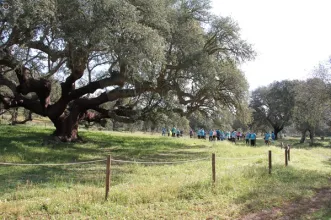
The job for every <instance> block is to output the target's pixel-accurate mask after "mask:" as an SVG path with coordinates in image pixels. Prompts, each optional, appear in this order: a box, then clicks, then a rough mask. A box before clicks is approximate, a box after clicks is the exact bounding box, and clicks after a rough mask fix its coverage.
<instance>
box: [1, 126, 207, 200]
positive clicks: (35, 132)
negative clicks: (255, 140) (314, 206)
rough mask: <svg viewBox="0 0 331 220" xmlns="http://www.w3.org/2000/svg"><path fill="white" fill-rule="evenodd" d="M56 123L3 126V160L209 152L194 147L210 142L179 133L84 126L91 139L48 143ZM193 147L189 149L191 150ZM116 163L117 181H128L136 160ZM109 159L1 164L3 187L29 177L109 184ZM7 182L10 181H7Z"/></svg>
mask: <svg viewBox="0 0 331 220" xmlns="http://www.w3.org/2000/svg"><path fill="white" fill-rule="evenodd" d="M52 132H53V129H44V128H38V127H31V126H0V158H1V159H0V162H8V161H17V163H35V164H37V163H68V162H79V161H86V160H93V159H99V158H101V159H102V158H105V159H106V155H108V154H111V156H112V158H114V159H121V160H144V161H157V162H164V161H178V160H194V159H199V158H202V157H205V156H207V153H206V152H193V151H194V150H195V149H201V148H206V147H205V146H203V145H194V146H188V145H187V144H185V143H184V142H178V141H176V140H178V139H172V138H161V137H155V136H154V137H153V136H152V137H148V136H147V137H145V136H143V137H139V136H120V135H116V134H115V135H113V134H112V133H109V134H106V133H102V132H87V131H84V132H80V134H81V135H82V136H83V138H84V139H85V140H87V141H88V142H87V143H84V144H78V143H77V144H76V143H63V144H58V145H56V146H55V147H54V148H53V147H50V146H42V140H43V139H44V137H45V136H48V135H50V134H51V133H52ZM188 149H189V151H186V150H188ZM115 164H116V166H113V167H112V173H113V174H114V175H113V178H112V184H113V185H115V184H117V183H120V182H121V181H122V178H124V176H125V175H124V174H125V173H130V172H132V170H131V169H133V168H132V167H130V166H122V165H123V164H119V163H115ZM104 179H105V165H104V164H103V165H102V166H101V165H100V164H99V165H97V164H91V165H88V164H86V165H79V166H72V167H69V166H60V167H51V166H46V167H37V166H30V167H17V166H0V183H1V184H0V193H6V192H11V191H13V190H15V189H16V188H17V187H18V186H22V185H23V186H24V185H27V184H28V183H29V184H31V182H32V183H33V184H38V186H41V187H42V186H43V185H47V186H49V185H54V186H57V185H71V184H86V185H90V184H92V185H97V186H103V185H104ZM2 183H5V184H2Z"/></svg>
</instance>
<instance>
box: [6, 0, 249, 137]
mask: <svg viewBox="0 0 331 220" xmlns="http://www.w3.org/2000/svg"><path fill="white" fill-rule="evenodd" d="M9 3H10V4H11V6H12V7H11V8H10V10H7V11H1V12H0V13H1V16H0V67H1V69H0V87H6V89H7V92H1V94H0V100H1V103H2V105H3V107H4V108H5V109H10V108H17V107H23V108H25V109H27V110H29V111H31V112H33V113H35V114H39V115H42V116H45V117H48V118H49V119H50V120H51V121H52V122H53V123H54V126H55V132H54V136H55V137H57V138H58V139H59V140H61V141H75V140H77V139H79V136H78V123H79V121H82V120H87V121H100V120H101V119H104V118H110V119H112V120H115V121H121V122H125V123H130V122H135V121H137V120H144V119H146V118H148V115H149V114H150V113H151V112H153V111H158V110H160V111H173V112H177V113H179V114H181V115H182V116H187V115H190V114H192V113H193V112H195V111H202V112H205V113H207V114H212V112H213V111H215V110H217V109H221V108H225V107H227V108H229V109H232V110H233V111H234V112H237V113H239V112H240V110H241V109H242V108H243V107H244V105H245V101H246V100H244V99H245V98H246V97H247V89H248V86H247V81H246V80H245V77H244V75H243V73H242V72H241V71H240V70H239V69H238V67H237V66H238V64H239V63H240V62H243V61H247V60H250V59H252V58H254V56H255V54H254V51H253V50H252V48H251V46H250V45H249V44H248V43H246V42H245V41H244V40H242V39H241V37H240V30H239V27H238V25H237V24H236V23H235V22H234V21H233V20H232V19H231V18H228V17H217V16H214V15H212V14H210V12H209V9H210V2H209V1H207V0H202V1H199V0H153V1H150V0H94V1H87V0H86V1H85V0H15V1H12V2H9ZM10 74H14V75H15V79H14V80H12V79H10V78H9V77H8V75H10ZM59 83H60V86H58V85H59ZM53 93H56V94H57V95H55V96H54V95H52V94H53ZM54 97H57V98H56V99H55V98H54ZM151 97H152V98H151Z"/></svg>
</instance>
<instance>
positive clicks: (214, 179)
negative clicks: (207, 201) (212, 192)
mask: <svg viewBox="0 0 331 220" xmlns="http://www.w3.org/2000/svg"><path fill="white" fill-rule="evenodd" d="M211 165H212V172H213V184H215V182H216V167H215V154H214V153H213V154H212V161H211Z"/></svg>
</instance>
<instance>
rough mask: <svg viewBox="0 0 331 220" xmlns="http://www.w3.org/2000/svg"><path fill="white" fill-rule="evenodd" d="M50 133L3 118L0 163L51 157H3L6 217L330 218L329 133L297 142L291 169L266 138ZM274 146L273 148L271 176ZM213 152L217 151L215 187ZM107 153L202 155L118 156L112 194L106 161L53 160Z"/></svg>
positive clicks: (0, 209)
mask: <svg viewBox="0 0 331 220" xmlns="http://www.w3.org/2000/svg"><path fill="white" fill-rule="evenodd" d="M52 131H53V129H52V128H43V127H32V126H15V127H13V126H4V125H2V126H0V162H11V163H23V164H26V163H27V164H49V165H48V166H3V165H0V219H207V218H210V219H240V218H242V219H258V217H259V216H260V217H261V216H263V213H268V212H270V215H271V214H272V215H273V216H274V217H273V218H274V219H277V218H278V217H279V218H280V217H281V216H290V217H291V218H290V219H295V218H297V219H330V218H331V213H330V210H331V198H329V196H328V195H327V193H328V192H329V189H330V188H331V182H330V177H331V161H330V158H331V148H329V147H328V145H329V143H328V142H327V141H326V142H321V143H320V146H319V147H314V148H308V147H307V145H306V144H305V145H294V148H292V149H291V161H290V162H289V166H288V167H285V166H284V152H283V150H281V149H280V147H276V146H270V147H267V146H264V145H263V144H262V140H260V141H258V146H257V147H249V146H245V145H244V144H243V143H238V144H237V145H234V144H232V143H229V142H227V141H225V142H216V143H215V142H213V143H210V142H208V141H202V140H197V139H189V138H186V137H184V138H179V139H177V138H168V137H161V136H158V135H153V136H152V135H148V134H138V133H137V134H136V133H133V134H127V133H116V132H88V131H82V132H80V134H81V135H82V137H83V138H84V139H85V140H87V141H88V142H87V143H84V144H60V145H54V146H53V145H48V146H42V140H43V138H44V137H45V136H47V135H49V134H50V133H51V132H52ZM295 141H297V140H292V139H289V140H285V142H286V143H292V144H293V143H294V142H295ZM275 145H279V143H275ZM268 150H272V153H273V158H272V159H273V170H272V175H269V174H268ZM212 153H215V154H216V184H215V186H214V187H213V184H212V171H211V154H212ZM108 154H111V155H112V158H113V159H116V160H125V161H154V162H158V163H159V162H178V161H188V160H197V161H192V162H188V163H175V164H169V163H168V164H158V163H157V164H140V163H120V162H112V168H111V172H112V176H111V188H110V193H109V199H108V201H105V198H104V197H105V168H106V164H105V162H104V161H101V162H96V163H92V164H81V165H62V166H51V165H52V164H59V163H72V162H80V161H89V160H96V159H105V158H106V156H107V155H108ZM199 159H203V160H199ZM330 195H331V194H330ZM312 206H313V207H312ZM286 207H289V208H288V209H286ZM296 207H297V208H298V209H296ZM290 208H293V210H292V209H291V210H292V211H291V210H290ZM263 210H264V211H263ZM271 211H272V213H271ZM262 219H263V218H262ZM268 219H271V218H268Z"/></svg>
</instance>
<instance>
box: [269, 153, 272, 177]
mask: <svg viewBox="0 0 331 220" xmlns="http://www.w3.org/2000/svg"><path fill="white" fill-rule="evenodd" d="M271 169H272V164H271V150H269V174H271Z"/></svg>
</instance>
